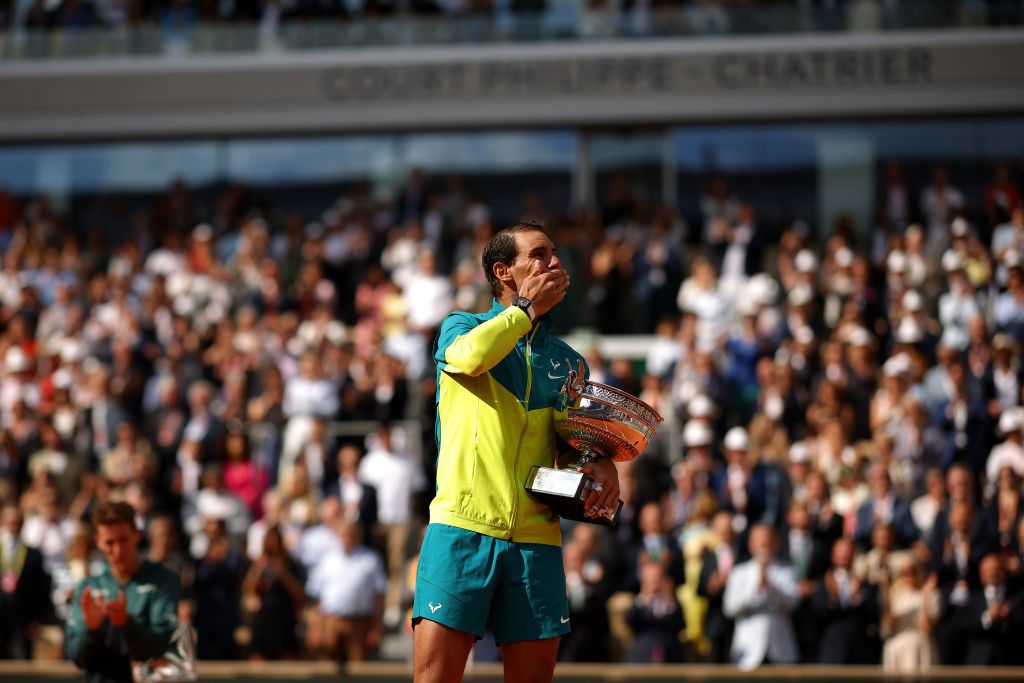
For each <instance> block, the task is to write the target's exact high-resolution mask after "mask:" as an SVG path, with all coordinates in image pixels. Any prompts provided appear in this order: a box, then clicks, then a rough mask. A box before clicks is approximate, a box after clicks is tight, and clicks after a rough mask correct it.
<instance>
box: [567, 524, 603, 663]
mask: <svg viewBox="0 0 1024 683" xmlns="http://www.w3.org/2000/svg"><path fill="white" fill-rule="evenodd" d="M594 551H595V547H594V546H593V545H591V544H588V543H586V542H584V541H582V540H577V539H574V540H572V541H570V542H569V543H566V545H565V547H564V549H563V550H562V559H563V562H564V564H565V593H566V595H567V596H568V599H569V620H570V621H571V623H572V631H570V632H569V633H568V634H567V635H564V636H562V639H561V642H559V644H558V660H559V661H562V662H603V661H607V660H608V640H609V634H610V628H609V623H608V608H607V602H608V597H609V596H610V595H611V588H612V585H611V582H610V581H609V576H608V574H607V572H606V571H605V567H604V565H603V564H602V562H601V561H600V559H599V558H598V557H597V556H596V555H595V552H594Z"/></svg>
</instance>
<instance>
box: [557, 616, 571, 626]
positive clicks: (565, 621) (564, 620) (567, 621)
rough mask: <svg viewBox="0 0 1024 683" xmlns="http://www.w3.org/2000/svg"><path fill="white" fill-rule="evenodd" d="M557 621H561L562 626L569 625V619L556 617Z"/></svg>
mask: <svg viewBox="0 0 1024 683" xmlns="http://www.w3.org/2000/svg"><path fill="white" fill-rule="evenodd" d="M558 620H559V621H561V622H562V623H563V624H568V623H569V617H558Z"/></svg>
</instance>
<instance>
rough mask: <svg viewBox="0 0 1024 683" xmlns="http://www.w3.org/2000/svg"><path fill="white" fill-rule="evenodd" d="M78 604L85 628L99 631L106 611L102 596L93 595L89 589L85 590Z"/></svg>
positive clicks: (98, 594)
mask: <svg viewBox="0 0 1024 683" xmlns="http://www.w3.org/2000/svg"><path fill="white" fill-rule="evenodd" d="M78 604H79V607H81V608H82V620H83V621H85V626H86V628H88V629H89V630H90V631H95V630H97V629H99V627H100V626H102V625H103V620H104V619H105V618H106V616H107V612H106V609H104V603H103V595H102V594H100V593H93V592H92V589H91V588H86V589H85V590H84V591H82V597H81V599H80V600H79V601H78Z"/></svg>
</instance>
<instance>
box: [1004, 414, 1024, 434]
mask: <svg viewBox="0 0 1024 683" xmlns="http://www.w3.org/2000/svg"><path fill="white" fill-rule="evenodd" d="M1021 427H1024V415H1021V408H1010V409H1009V410H1007V411H1005V412H1004V413H1003V414H1002V415H1000V416H999V431H1000V432H1001V433H1003V434H1009V433H1011V432H1018V431H1020V429H1021Z"/></svg>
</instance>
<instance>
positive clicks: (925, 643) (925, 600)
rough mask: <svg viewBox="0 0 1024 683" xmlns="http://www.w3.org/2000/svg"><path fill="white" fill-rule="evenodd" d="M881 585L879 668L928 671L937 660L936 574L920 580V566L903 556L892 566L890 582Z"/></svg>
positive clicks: (890, 670)
mask: <svg viewBox="0 0 1024 683" xmlns="http://www.w3.org/2000/svg"><path fill="white" fill-rule="evenodd" d="M880 589H881V606H882V611H881V633H882V637H883V638H885V645H884V647H883V652H882V668H883V669H884V670H885V671H886V672H892V673H896V672H920V671H927V670H928V669H930V668H931V667H933V666H937V665H938V663H939V658H938V652H937V651H936V647H935V641H934V640H933V639H932V630H933V629H934V625H935V623H936V620H937V619H938V617H939V594H938V590H937V588H936V581H935V576H934V575H932V576H931V577H929V579H928V580H927V581H926V582H923V581H922V580H921V567H920V565H918V564H917V562H916V561H915V560H914V558H912V557H910V556H906V557H904V558H903V559H902V560H900V561H899V562H898V563H897V564H896V566H895V567H894V568H893V577H892V580H891V582H890V581H884V582H883V583H882V584H880Z"/></svg>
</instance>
